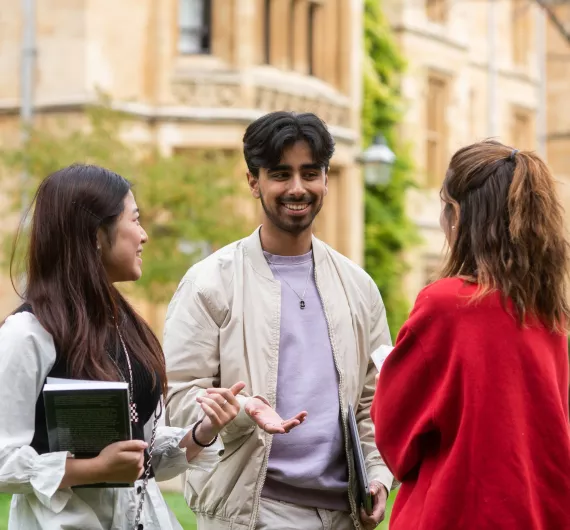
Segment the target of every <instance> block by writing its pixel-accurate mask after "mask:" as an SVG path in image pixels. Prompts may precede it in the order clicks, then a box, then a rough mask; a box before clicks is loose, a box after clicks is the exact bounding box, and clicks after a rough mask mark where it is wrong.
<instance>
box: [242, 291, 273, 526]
mask: <svg viewBox="0 0 570 530" xmlns="http://www.w3.org/2000/svg"><path fill="white" fill-rule="evenodd" d="M279 304H281V292H280V293H279ZM279 317H280V318H281V309H279ZM279 325H281V324H279ZM278 368H279V342H278V343H277V367H276V369H275V378H276V379H277V370H278ZM276 384H277V382H276ZM275 394H277V392H276V393H275ZM271 406H272V407H273V408H275V403H272V404H271ZM267 438H269V440H268V441H267ZM265 440H266V445H265V455H264V456H263V463H262V464H261V472H260V473H259V479H258V481H257V486H256V489H255V497H254V501H253V512H252V517H251V521H250V524H249V528H248V530H255V526H256V524H257V515H258V513H259V505H260V504H261V492H262V491H263V486H264V484H265V479H266V477H267V466H268V465H269V453H270V451H271V446H272V444H273V436H271V435H269V434H267V433H265Z"/></svg>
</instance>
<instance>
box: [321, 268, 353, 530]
mask: <svg viewBox="0 0 570 530" xmlns="http://www.w3.org/2000/svg"><path fill="white" fill-rule="evenodd" d="M313 270H314V271H315V272H314V277H315V285H316V287H317V292H318V293H319V298H320V299H321V301H322V300H323V297H322V294H321V288H320V286H319V280H318V276H317V271H316V268H314V269H313ZM323 311H324V313H325V320H326V322H327V330H328V334H329V342H330V343H331V350H332V353H333V360H334V365H335V368H336V371H337V373H338V378H339V384H338V400H339V404H340V417H341V419H342V433H343V436H344V450H345V454H346V461H347V465H348V502H349V504H350V508H351V510H352V513H353V514H354V515H353V522H354V524H355V526H356V528H357V530H358V529H360V518H359V516H358V510H357V506H356V502H355V500H354V498H353V496H352V490H351V484H352V465H351V455H350V452H349V443H348V433H347V430H346V413H345V410H344V406H343V399H342V392H341V389H342V388H343V387H344V378H343V375H342V371H341V370H340V367H339V365H338V357H337V352H336V348H335V343H334V342H333V340H332V332H331V326H330V320H329V315H328V312H327V308H326V305H325V303H324V301H323Z"/></svg>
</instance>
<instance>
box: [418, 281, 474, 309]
mask: <svg viewBox="0 0 570 530" xmlns="http://www.w3.org/2000/svg"><path fill="white" fill-rule="evenodd" d="M476 289H477V287H476V285H475V284H473V283H470V282H468V281H466V280H464V279H462V278H442V279H440V280H437V281H435V282H433V283H431V284H429V285H427V286H426V287H424V288H423V289H422V290H421V291H420V293H419V294H418V296H417V298H416V303H415V305H414V310H413V311H412V313H413V312H415V311H418V310H420V309H423V310H428V311H430V312H433V311H436V312H439V313H440V314H441V313H445V312H446V311H448V310H451V311H457V310H458V309H460V308H462V307H466V306H467V305H468V302H469V300H470V299H471V297H472V295H473V294H475V291H476Z"/></svg>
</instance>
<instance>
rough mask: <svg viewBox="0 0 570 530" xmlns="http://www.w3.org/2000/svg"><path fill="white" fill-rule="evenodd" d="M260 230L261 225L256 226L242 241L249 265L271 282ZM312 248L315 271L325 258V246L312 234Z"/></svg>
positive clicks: (271, 274)
mask: <svg viewBox="0 0 570 530" xmlns="http://www.w3.org/2000/svg"><path fill="white" fill-rule="evenodd" d="M260 230H261V225H260V226H258V227H257V228H256V229H255V231H254V232H253V234H251V235H250V236H248V237H246V238H245V240H244V249H245V253H246V255H247V257H248V258H249V260H250V261H251V264H252V266H253V268H254V269H255V271H256V272H257V273H258V274H261V275H262V276H264V277H265V278H268V279H270V280H273V279H274V277H273V272H272V271H271V269H270V268H269V265H268V263H267V260H266V259H265V256H264V255H263V248H262V247H261V238H260V237H259V232H260ZM312 247H313V261H314V263H315V269H316V268H317V266H318V265H319V264H320V263H322V261H323V260H324V259H326V257H327V248H326V245H325V244H324V243H323V242H322V241H321V240H320V239H318V238H316V237H315V236H314V234H313V236H312Z"/></svg>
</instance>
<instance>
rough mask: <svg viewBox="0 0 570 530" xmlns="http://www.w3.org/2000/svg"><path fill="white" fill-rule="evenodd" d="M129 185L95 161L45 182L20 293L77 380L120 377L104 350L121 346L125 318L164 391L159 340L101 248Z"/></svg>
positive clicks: (127, 332) (131, 345)
mask: <svg viewBox="0 0 570 530" xmlns="http://www.w3.org/2000/svg"><path fill="white" fill-rule="evenodd" d="M130 188H131V185H130V183H129V182H128V181H127V180H126V179H124V178H123V177H121V176H120V175H117V174H116V173H113V172H112V171H109V170H107V169H104V168H101V167H98V166H92V165H73V166H69V167H66V168H64V169H61V170H59V171H56V172H55V173H52V174H51V175H49V176H48V177H47V178H46V179H45V180H44V181H43V182H42V183H41V184H40V186H39V188H38V190H37V192H36V195H35V198H34V203H35V208H34V214H33V219H32V224H31V234H30V243H29V249H28V254H27V268H26V269H27V270H26V273H27V282H26V288H25V292H24V293H22V298H23V299H24V300H26V301H27V302H28V303H29V304H30V305H31V306H32V309H33V312H34V314H35V316H36V317H37V319H38V320H39V321H40V323H41V324H42V326H44V328H45V329H46V330H47V331H49V333H50V334H51V335H52V336H53V339H54V343H55V344H56V346H57V347H58V350H59V352H60V354H61V355H62V356H63V357H64V358H65V359H66V362H67V365H68V368H69V370H70V375H71V376H72V377H75V378H80V379H92V380H93V379H95V380H118V378H119V374H118V372H117V369H116V367H115V365H114V364H113V362H112V361H111V360H110V358H109V356H108V354H107V352H106V349H108V348H109V347H110V346H111V345H116V344H117V342H116V340H117V332H116V329H115V325H114V322H119V323H120V329H121V334H122V335H123V338H124V341H125V343H126V347H127V349H128V351H129V355H131V356H132V357H135V358H136V359H138V360H139V361H140V363H141V364H142V365H143V366H144V367H145V368H146V369H147V370H148V371H149V372H150V373H152V375H153V381H154V383H155V384H156V376H157V375H158V377H159V378H160V382H161V389H162V392H163V393H165V392H166V388H167V382H166V366H165V361H164V355H163V352H162V348H161V346H160V343H159V341H158V339H157V338H156V336H155V335H154V333H153V332H152V330H151V329H150V327H149V326H148V324H147V323H146V322H145V321H144V320H143V319H142V318H141V317H140V316H139V315H138V314H137V313H136V311H135V310H134V309H133V308H132V307H131V305H130V304H129V303H128V302H127V300H126V299H125V298H124V297H123V296H122V295H121V293H120V292H119V291H118V290H117V289H116V288H115V287H114V286H113V285H112V284H111V283H110V282H109V280H108V278H107V274H106V272H105V269H104V267H103V264H102V261H101V258H100V256H99V254H98V251H97V232H98V230H99V229H102V230H103V231H104V232H105V233H106V235H107V237H108V239H109V241H110V242H111V244H112V242H113V228H114V226H115V223H116V222H117V219H118V218H119V217H120V215H121V213H122V212H123V210H124V200H125V196H126V195H127V193H128V192H129V190H130ZM34 203H33V204H34ZM13 260H14V255H13V256H12V261H13Z"/></svg>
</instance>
